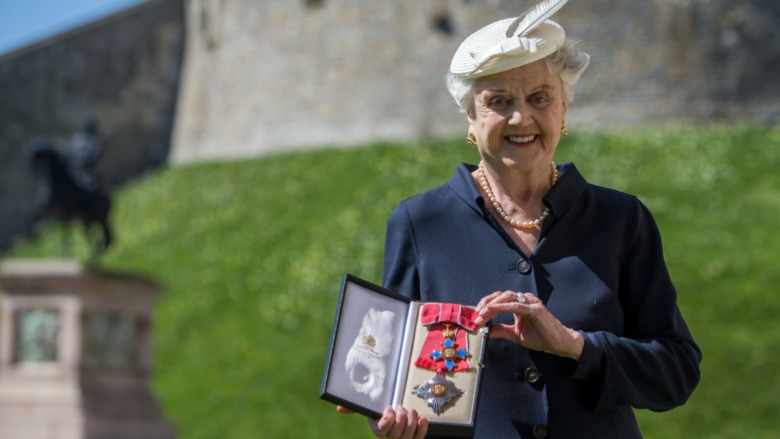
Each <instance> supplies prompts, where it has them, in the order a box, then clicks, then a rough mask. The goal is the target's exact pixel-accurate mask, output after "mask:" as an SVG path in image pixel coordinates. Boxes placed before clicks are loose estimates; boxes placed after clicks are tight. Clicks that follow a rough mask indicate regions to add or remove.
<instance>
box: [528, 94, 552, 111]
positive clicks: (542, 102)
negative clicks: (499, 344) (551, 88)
mask: <svg viewBox="0 0 780 439" xmlns="http://www.w3.org/2000/svg"><path fill="white" fill-rule="evenodd" d="M551 101H552V99H550V97H549V96H548V95H546V94H544V93H538V94H535V95H532V96H531V97H530V98H529V99H528V102H530V104H531V105H533V106H534V107H536V108H542V107H545V106H547V105H548V104H549V103H550V102H551Z"/></svg>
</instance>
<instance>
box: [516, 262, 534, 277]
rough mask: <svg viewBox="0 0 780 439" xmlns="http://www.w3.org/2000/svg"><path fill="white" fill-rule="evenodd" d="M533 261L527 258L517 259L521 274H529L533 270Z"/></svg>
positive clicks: (518, 269)
mask: <svg viewBox="0 0 780 439" xmlns="http://www.w3.org/2000/svg"><path fill="white" fill-rule="evenodd" d="M531 268H532V267H531V263H530V262H528V260H527V259H520V260H519V261H517V271H518V272H519V273H520V274H528V273H530V272H531Z"/></svg>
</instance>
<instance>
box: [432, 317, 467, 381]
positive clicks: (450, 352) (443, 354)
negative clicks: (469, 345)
mask: <svg viewBox="0 0 780 439" xmlns="http://www.w3.org/2000/svg"><path fill="white" fill-rule="evenodd" d="M442 335H443V336H444V341H443V342H441V345H442V348H443V349H442V350H441V351H439V350H436V349H434V350H433V352H431V353H430V354H429V355H428V356H429V357H431V359H432V360H433V361H434V362H438V361H441V360H444V367H445V368H446V369H447V372H452V369H453V368H455V366H457V365H458V363H460V361H462V360H466V359H467V358H468V357H469V350H468V349H465V348H460V347H459V346H458V344H457V343H455V331H453V330H452V329H450V324H449V323H445V324H444V331H443V332H442Z"/></svg>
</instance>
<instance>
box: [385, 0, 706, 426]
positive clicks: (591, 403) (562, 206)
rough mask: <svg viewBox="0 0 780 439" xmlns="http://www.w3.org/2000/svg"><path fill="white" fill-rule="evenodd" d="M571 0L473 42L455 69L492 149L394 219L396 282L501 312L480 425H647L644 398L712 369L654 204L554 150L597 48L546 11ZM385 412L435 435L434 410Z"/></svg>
mask: <svg viewBox="0 0 780 439" xmlns="http://www.w3.org/2000/svg"><path fill="white" fill-rule="evenodd" d="M563 3H565V0H564V1H560V0H558V1H547V2H543V3H541V4H539V5H538V6H537V7H536V8H533V9H532V10H530V11H529V12H527V13H526V14H524V15H521V16H520V17H518V18H516V19H514V18H510V19H506V20H501V21H498V22H496V23H493V24H491V25H489V26H487V27H485V28H483V29H480V30H479V31H477V32H475V33H474V34H472V35H471V36H469V37H468V38H467V39H466V40H465V41H464V42H463V43H462V44H461V46H460V47H459V48H458V50H457V52H456V53H455V56H454V58H453V60H452V65H451V68H450V71H449V72H448V74H447V76H446V83H447V87H448V89H449V91H450V93H451V94H452V95H453V97H454V98H455V100H456V102H457V103H458V104H459V105H460V107H461V109H462V110H463V111H464V112H465V114H466V118H467V121H468V127H469V129H468V142H469V143H472V144H473V145H474V146H475V147H476V149H477V151H478V152H479V155H480V158H481V162H480V163H479V165H478V166H472V165H467V164H461V165H460V166H459V167H458V169H457V171H456V172H455V174H454V175H453V176H452V178H451V179H450V181H449V182H447V183H446V184H444V185H442V186H440V187H438V188H435V189H433V190H430V191H428V192H426V193H423V194H421V195H418V196H416V197H413V198H411V199H408V200H405V201H403V202H401V203H400V205H399V206H398V207H397V208H396V210H395V211H394V212H393V213H392V215H391V217H390V219H389V221H388V225H387V237H386V247H385V264H384V276H383V284H384V286H385V287H387V288H389V289H392V290H395V291H398V292H400V293H402V294H405V295H408V296H410V297H412V298H414V299H416V300H420V301H423V302H429V301H430V302H454V303H460V304H469V305H476V306H477V310H478V311H479V314H480V317H479V318H478V319H477V323H480V324H484V323H485V322H487V321H488V320H492V321H493V324H492V327H491V332H490V337H491V340H490V343H489V345H488V351H487V354H486V355H487V356H486V359H485V364H486V365H487V367H486V368H485V370H484V373H483V385H482V388H481V396H480V402H479V412H478V417H477V426H476V436H475V437H478V438H502V439H508V438H542V437H549V438H599V439H604V438H620V439H629V438H639V437H641V434H640V432H639V429H638V426H637V422H636V420H635V418H634V414H633V411H632V407H635V408H648V409H651V410H669V409H671V408H673V407H675V406H678V405H680V404H683V403H684V402H685V401H686V400H687V399H688V397H689V396H690V395H691V393H692V391H693V389H694V388H695V387H696V385H697V384H698V381H699V363H700V360H701V353H700V351H699V349H698V347H697V346H696V344H695V343H694V341H693V339H692V337H691V334H690V333H689V331H688V329H687V326H686V324H685V322H684V321H683V318H682V316H681V314H680V311H679V309H678V307H677V304H676V292H675V288H674V286H673V285H672V281H671V280H670V277H669V273H668V272H667V269H666V265H665V263H664V256H663V252H662V248H661V239H660V236H659V232H658V228H657V226H656V224H655V222H654V220H653V217H652V216H651V214H650V212H649V211H648V209H647V208H646V207H645V206H644V205H643V204H642V203H641V202H640V201H639V200H638V199H637V198H636V197H634V196H631V195H626V194H623V193H620V192H618V191H615V190H611V189H606V188H602V187H598V186H595V185H592V184H590V183H588V182H587V181H586V180H585V178H584V177H583V176H582V175H581V174H580V173H579V171H578V170H577V168H576V167H575V166H574V164H572V163H566V164H563V165H555V164H554V162H553V156H554V155H555V149H556V147H557V145H558V141H559V140H560V138H561V135H566V133H567V131H566V124H565V121H566V110H567V108H568V105H569V104H570V103H571V101H572V98H573V96H574V91H573V88H574V84H575V82H576V81H577V80H578V78H579V76H580V74H581V73H582V72H583V70H585V68H586V67H587V65H588V61H589V57H588V55H587V54H585V53H583V52H582V51H580V50H579V49H578V48H577V47H575V45H574V44H572V43H571V42H569V41H568V40H566V39H565V34H564V31H563V29H562V28H561V26H559V25H558V24H556V23H554V22H552V21H549V20H547V19H546V18H547V17H549V16H550V15H552V13H553V12H555V10H557V8H559V7H560V6H561V5H562V4H563ZM371 425H372V429H373V430H374V433H375V434H376V435H377V436H379V437H393V438H399V437H403V438H422V437H424V436H425V434H426V431H427V427H428V421H427V420H426V419H424V418H422V417H420V416H419V414H418V413H416V412H415V411H413V410H408V411H407V410H406V409H405V408H403V407H388V408H387V409H386V410H385V411H384V413H383V417H382V418H381V419H379V420H378V421H371Z"/></svg>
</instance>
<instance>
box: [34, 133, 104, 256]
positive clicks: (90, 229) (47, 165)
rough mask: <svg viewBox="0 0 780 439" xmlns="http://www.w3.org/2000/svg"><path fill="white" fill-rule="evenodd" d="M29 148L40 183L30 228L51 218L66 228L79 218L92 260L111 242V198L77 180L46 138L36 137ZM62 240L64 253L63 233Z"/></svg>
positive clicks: (93, 186)
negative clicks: (97, 228)
mask: <svg viewBox="0 0 780 439" xmlns="http://www.w3.org/2000/svg"><path fill="white" fill-rule="evenodd" d="M29 151H30V165H31V168H32V171H33V173H34V174H35V175H36V176H37V177H38V178H39V179H40V181H41V186H40V191H39V194H38V197H37V200H36V203H35V207H34V209H33V213H32V215H30V217H29V218H28V225H29V226H30V227H32V226H34V225H35V224H37V223H38V222H40V221H41V220H44V219H46V218H52V219H54V220H55V221H58V222H60V223H62V224H63V225H65V226H66V228H67V226H69V225H70V223H71V222H72V221H74V220H78V221H80V222H81V224H82V225H83V226H84V231H85V233H86V236H87V240H88V241H89V242H90V244H91V255H90V260H91V261H95V260H96V259H97V258H98V257H99V256H100V255H101V254H102V253H103V252H104V251H105V250H106V249H107V248H108V247H109V245H111V240H112V233H111V226H110V224H109V221H108V214H109V212H110V210H111V199H110V198H109V197H108V195H107V194H106V193H105V192H104V191H102V190H101V189H100V188H98V187H97V186H96V185H93V184H90V185H85V184H84V183H82V182H81V180H80V179H77V178H76V177H75V176H74V173H73V171H72V170H71V169H70V168H69V167H68V162H67V160H65V158H64V157H63V156H62V155H61V154H60V153H59V152H57V150H56V149H55V148H54V146H53V145H52V144H51V143H50V142H49V141H47V140H43V139H35V140H33V141H32V143H31V145H30V148H29ZM95 226H98V227H99V232H100V234H99V235H97V236H94V235H95V232H94V229H95ZM66 234H67V232H66ZM63 241H64V242H63V253H66V254H67V253H68V251H69V246H68V245H67V244H68V243H67V236H66V235H64V239H63Z"/></svg>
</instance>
